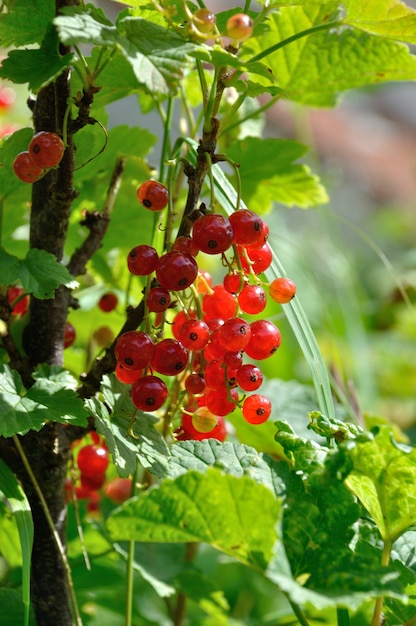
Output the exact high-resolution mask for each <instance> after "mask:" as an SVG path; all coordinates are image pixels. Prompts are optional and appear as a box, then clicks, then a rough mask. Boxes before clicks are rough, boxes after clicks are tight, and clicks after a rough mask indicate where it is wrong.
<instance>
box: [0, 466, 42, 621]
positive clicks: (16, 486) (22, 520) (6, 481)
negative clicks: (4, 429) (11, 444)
mask: <svg viewBox="0 0 416 626" xmlns="http://www.w3.org/2000/svg"><path fill="white" fill-rule="evenodd" d="M1 493H3V494H4V496H5V497H6V498H7V503H8V505H9V507H10V508H11V510H12V512H13V515H14V517H15V520H16V524H17V529H18V531H19V537H20V547H21V550H22V600H23V604H24V626H27V625H28V624H29V611H30V565H31V558H32V545H33V535H34V527H33V520H32V511H31V510H30V505H29V501H28V499H27V498H26V495H25V493H24V491H23V489H22V487H21V485H20V483H19V482H18V480H17V478H16V477H15V475H14V474H13V472H12V471H11V470H10V469H9V467H8V466H7V465H6V464H5V463H4V461H3V460H2V459H0V495H1ZM2 607H3V610H4V606H3V604H2Z"/></svg>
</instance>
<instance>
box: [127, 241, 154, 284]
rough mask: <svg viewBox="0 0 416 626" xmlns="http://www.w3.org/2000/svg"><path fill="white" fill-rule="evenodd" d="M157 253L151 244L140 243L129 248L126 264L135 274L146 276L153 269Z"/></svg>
mask: <svg viewBox="0 0 416 626" xmlns="http://www.w3.org/2000/svg"><path fill="white" fill-rule="evenodd" d="M158 260H159V255H158V253H157V251H156V249H155V248H153V246H147V245H146V244H141V245H139V246H135V247H134V248H133V249H132V250H130V252H129V254H128V257H127V265H128V268H129V270H130V272H131V273H132V274H134V275H135V276H148V275H149V274H151V273H152V272H154V271H155V269H156V265H157V262H158Z"/></svg>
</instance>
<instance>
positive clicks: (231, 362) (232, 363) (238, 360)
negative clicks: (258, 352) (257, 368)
mask: <svg viewBox="0 0 416 626" xmlns="http://www.w3.org/2000/svg"><path fill="white" fill-rule="evenodd" d="M223 361H224V364H225V365H226V366H227V368H228V369H229V370H236V369H237V368H239V367H240V366H241V364H242V362H243V353H242V352H239V351H231V352H226V353H225V354H224V357H223Z"/></svg>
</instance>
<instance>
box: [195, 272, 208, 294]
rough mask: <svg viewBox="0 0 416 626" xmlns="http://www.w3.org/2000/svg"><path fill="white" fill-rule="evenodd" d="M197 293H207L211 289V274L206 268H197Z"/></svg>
mask: <svg viewBox="0 0 416 626" xmlns="http://www.w3.org/2000/svg"><path fill="white" fill-rule="evenodd" d="M196 288H197V291H198V293H209V292H210V291H211V289H212V276H211V274H210V273H209V272H207V271H206V270H201V269H200V270H198V280H197V287H196Z"/></svg>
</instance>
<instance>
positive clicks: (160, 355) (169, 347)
mask: <svg viewBox="0 0 416 626" xmlns="http://www.w3.org/2000/svg"><path fill="white" fill-rule="evenodd" d="M188 359H189V353H188V350H187V349H186V348H185V346H184V345H183V344H182V343H181V342H180V341H177V340H176V339H162V341H159V343H157V344H156V345H155V352H154V355H153V358H152V368H153V369H154V370H155V371H156V372H158V373H159V374H163V375H164V376H176V375H177V374H179V373H180V372H183V370H184V369H185V367H186V366H187V364H188Z"/></svg>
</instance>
